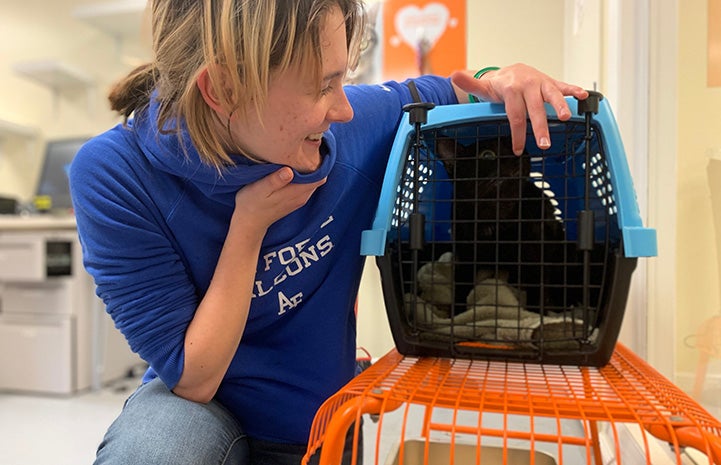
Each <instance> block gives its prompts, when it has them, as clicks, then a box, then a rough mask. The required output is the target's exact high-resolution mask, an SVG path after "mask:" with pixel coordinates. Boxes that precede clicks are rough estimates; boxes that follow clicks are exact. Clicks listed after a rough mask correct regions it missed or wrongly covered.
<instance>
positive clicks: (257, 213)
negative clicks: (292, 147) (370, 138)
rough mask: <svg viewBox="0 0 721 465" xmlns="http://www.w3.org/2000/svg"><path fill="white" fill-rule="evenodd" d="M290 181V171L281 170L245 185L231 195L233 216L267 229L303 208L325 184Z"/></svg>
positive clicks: (291, 174)
mask: <svg viewBox="0 0 721 465" xmlns="http://www.w3.org/2000/svg"><path fill="white" fill-rule="evenodd" d="M292 180H293V170H291V169H290V168H288V167H283V168H281V169H279V170H277V171H275V172H273V173H271V174H269V175H268V176H266V177H264V178H261V179H259V180H258V181H256V182H254V183H251V184H248V185H247V186H245V187H243V188H242V189H240V190H239V191H238V193H237V194H236V195H235V214H237V215H242V216H243V217H244V218H246V220H250V219H252V221H254V222H256V223H259V224H261V225H263V226H264V227H268V226H270V225H271V224H272V223H274V222H275V221H277V220H279V219H280V218H283V217H284V216H286V215H288V214H290V213H291V212H293V211H295V210H297V209H298V208H300V207H302V206H303V205H305V204H306V203H307V202H308V199H310V197H311V196H312V195H313V193H314V192H315V190H316V189H317V188H318V187H319V186H321V185H323V184H325V181H326V180H325V179H322V180H320V181H317V182H315V183H307V184H293V183H292Z"/></svg>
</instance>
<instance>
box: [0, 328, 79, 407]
mask: <svg viewBox="0 0 721 465" xmlns="http://www.w3.org/2000/svg"><path fill="white" fill-rule="evenodd" d="M74 326H75V325H74V319H73V318H72V317H69V316H46V317H34V316H33V317H25V316H12V317H10V316H8V315H1V316H0V390H10V391H28V392H37V393H51V394H70V393H72V392H74V391H75V389H76V386H75V383H74V379H75V371H76V367H75V364H74V362H73V353H74V350H73V349H74V348H73V341H74V335H75V334H74V333H75V327H74Z"/></svg>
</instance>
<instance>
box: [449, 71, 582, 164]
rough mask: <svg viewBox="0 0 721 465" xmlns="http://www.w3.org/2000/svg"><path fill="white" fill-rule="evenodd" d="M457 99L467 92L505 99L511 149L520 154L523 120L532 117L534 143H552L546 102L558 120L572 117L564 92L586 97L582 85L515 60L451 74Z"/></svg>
mask: <svg viewBox="0 0 721 465" xmlns="http://www.w3.org/2000/svg"><path fill="white" fill-rule="evenodd" d="M451 80H452V82H453V84H454V85H455V86H456V88H457V91H458V90H460V93H459V95H458V97H459V101H463V99H465V100H466V101H468V94H471V95H475V96H477V97H478V98H479V99H480V100H483V101H487V102H496V103H504V104H505V107H506V115H507V116H508V121H509V123H510V126H511V136H512V139H513V152H514V153H515V154H516V155H520V154H521V153H522V152H523V148H524V146H525V144H526V121H527V118H528V119H530V121H531V127H532V128H533V134H534V136H535V138H536V145H538V147H539V148H542V149H548V148H549V147H550V146H551V138H550V135H549V132H548V119H547V114H546V108H545V105H544V104H545V103H548V104H550V106H551V107H552V108H553V109H554V111H555V112H556V116H557V117H558V119H560V120H561V121H565V120H567V119H569V118H570V117H571V111H570V109H569V108H568V104H567V103H566V100H565V98H564V97H565V96H573V97H576V98H577V99H579V100H583V99H585V98H586V97H588V92H587V91H586V90H584V89H583V88H582V87H579V86H575V85H572V84H568V83H565V82H563V81H559V80H557V79H553V78H552V77H550V76H548V75H547V74H544V73H542V72H540V71H538V70H537V69H535V68H533V67H531V66H528V65H524V64H520V63H519V64H515V65H511V66H507V67H505V68H501V69H499V70H494V71H489V72H486V73H484V74H483V75H482V76H481V77H480V79H476V78H474V77H473V73H472V72H469V71H457V72H455V73H453V75H452V76H451Z"/></svg>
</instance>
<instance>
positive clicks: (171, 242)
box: [70, 76, 457, 444]
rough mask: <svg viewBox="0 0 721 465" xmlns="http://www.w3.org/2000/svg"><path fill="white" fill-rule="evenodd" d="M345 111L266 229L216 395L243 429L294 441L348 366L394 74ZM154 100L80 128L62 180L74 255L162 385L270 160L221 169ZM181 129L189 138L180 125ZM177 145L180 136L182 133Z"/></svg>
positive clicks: (398, 103) (349, 371)
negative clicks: (233, 226) (111, 122)
mask: <svg viewBox="0 0 721 465" xmlns="http://www.w3.org/2000/svg"><path fill="white" fill-rule="evenodd" d="M416 84H417V86H418V90H419V92H420V95H421V98H422V99H423V100H426V101H432V102H435V103H437V104H451V103H457V101H456V97H455V94H454V93H453V90H452V88H451V85H450V83H449V80H448V79H442V78H438V77H431V76H426V77H421V78H418V79H416ZM346 93H347V95H348V99H349V101H350V103H351V105H352V106H353V109H354V113H355V117H354V119H353V120H352V121H351V122H349V123H345V124H335V125H333V126H332V127H331V128H330V130H329V131H328V132H326V133H325V134H324V136H323V145H322V148H321V151H322V154H323V162H322V165H321V167H320V168H319V169H318V170H317V171H315V172H313V173H308V174H303V175H299V174H296V180H295V182H298V181H300V182H303V181H312V180H315V179H320V178H323V177H325V176H327V178H328V179H327V182H326V183H325V184H324V185H323V186H321V187H320V188H318V189H317V190H316V192H315V193H314V194H313V196H312V197H311V199H310V200H309V201H308V202H307V204H306V205H305V206H303V207H302V208H300V209H298V210H296V211H294V212H293V213H291V214H289V215H288V216H286V217H284V218H282V219H280V220H278V221H277V222H276V223H274V224H273V225H272V226H271V227H270V228H269V230H268V232H267V234H266V236H265V238H264V240H263V244H262V248H261V252H260V257H259V260H258V265H257V269H256V281H255V286H254V288H253V298H252V301H251V306H250V313H249V316H248V321H247V325H246V327H245V331H244V333H243V336H242V339H241V342H240V345H239V347H238V350H237V352H236V354H235V356H234V358H233V360H232V362H231V364H230V367H229V368H228V371H227V373H226V375H225V377H224V379H223V381H222V383H221V385H220V388H219V389H218V391H217V394H216V398H217V399H218V400H219V401H220V402H221V403H222V404H224V405H225V406H226V407H227V408H228V409H229V410H230V411H231V412H233V414H234V415H235V416H236V418H238V420H239V422H240V424H241V426H242V427H243V429H244V430H245V432H246V433H247V434H248V435H249V436H251V437H254V438H257V439H262V440H267V441H275V442H284V443H296V444H302V443H305V442H307V440H308V434H309V431H310V425H311V423H312V420H313V417H314V415H315V412H316V410H317V409H318V407H319V406H320V404H321V403H322V402H323V401H324V400H325V399H326V398H328V397H329V396H330V395H332V394H333V393H334V392H336V391H337V390H338V389H339V388H341V387H342V386H343V385H344V384H345V383H347V382H348V381H349V380H350V379H351V378H352V376H353V374H354V368H355V354H356V345H355V344H356V343H355V336H356V321H355V314H354V303H355V300H356V294H357V291H358V285H359V282H360V277H361V272H362V269H363V264H364V259H363V257H362V256H361V255H360V235H361V231H363V230H364V229H367V228H368V227H369V226H370V223H371V220H372V216H373V214H374V212H375V208H376V205H377V201H378V196H379V193H380V187H381V183H382V180H383V174H384V171H385V166H386V161H387V156H388V153H389V151H390V147H391V144H392V142H393V138H394V136H395V132H396V128H397V125H398V123H399V121H400V118H401V116H402V106H403V105H404V104H406V103H409V102H411V100H412V99H411V96H410V92H409V90H408V88H407V86H406V85H405V84H402V83H395V82H389V83H386V84H384V85H378V86H352V87H348V88H346ZM156 114H157V106H156V104H155V103H154V102H151V105H150V107H149V108H148V110H147V111H145V112H142V113H140V114H138V115H136V117H135V118H134V119H133V120H131V121H130V122H129V124H128V127H123V126H122V125H118V126H116V127H114V128H113V129H110V130H109V131H108V132H106V133H104V134H101V135H99V136H97V137H95V138H93V139H91V140H90V141H89V142H88V143H86V145H84V146H83V148H82V149H81V150H80V151H79V153H78V154H77V155H76V157H75V159H74V161H73V163H72V166H71V169H70V185H71V192H72V198H73V202H74V206H75V213H76V216H77V224H78V233H79V236H80V241H81V244H82V248H83V257H84V264H85V267H86V269H87V270H88V272H89V273H90V274H91V275H92V276H93V278H94V280H95V284H96V286H97V294H98V296H100V297H101V298H102V299H103V301H104V303H105V305H106V307H107V311H108V313H109V314H110V315H111V317H112V318H113V320H114V322H115V325H116V326H117V328H118V329H119V330H120V331H121V332H122V333H123V334H124V335H125V337H126V338H127V340H128V342H129V344H130V347H131V349H132V350H133V351H135V352H137V353H138V354H139V355H140V356H141V357H142V358H143V359H144V360H145V361H147V362H148V363H149V365H150V369H149V371H148V373H147V374H146V376H145V378H144V380H146V381H147V380H149V379H152V378H153V377H155V376H159V377H160V378H161V379H162V380H163V382H164V383H165V384H166V385H167V386H168V387H169V388H171V389H172V388H173V387H174V386H175V385H176V383H177V382H178V380H179V379H180V376H181V373H182V371H183V340H184V335H185V331H186V329H187V327H188V325H189V323H190V321H191V320H192V318H193V315H194V313H195V310H196V308H197V306H198V304H199V302H200V300H201V299H202V298H203V295H204V293H205V292H206V291H207V289H208V285H209V283H210V279H211V277H212V275H213V272H214V270H215V266H216V262H217V260H218V257H219V255H220V251H221V248H222V246H223V241H224V239H225V236H226V233H227V231H228V225H229V221H230V217H231V214H232V212H233V207H234V202H235V193H236V192H237V191H238V190H239V189H241V188H242V187H243V186H245V185H246V184H249V183H252V182H254V181H256V180H258V179H260V178H262V177H264V176H266V175H268V174H269V173H271V172H273V171H275V170H277V169H279V168H280V167H279V166H278V165H272V164H256V163H252V162H250V161H248V160H247V159H245V158H243V157H240V156H238V157H235V158H236V161H237V165H235V166H233V167H230V168H228V169H227V170H226V171H225V172H223V173H222V175H219V174H218V172H217V171H216V169H215V168H213V167H211V166H208V165H206V164H203V163H202V162H201V161H200V159H199V156H198V153H197V152H196V151H195V150H194V149H193V148H192V147H191V148H190V149H189V150H188V153H187V154H186V153H184V152H183V150H182V149H181V146H180V142H179V141H178V139H177V136H176V135H175V134H161V133H159V131H158V130H157V127H156ZM186 139H187V137H186ZM187 145H188V146H189V145H190V144H187Z"/></svg>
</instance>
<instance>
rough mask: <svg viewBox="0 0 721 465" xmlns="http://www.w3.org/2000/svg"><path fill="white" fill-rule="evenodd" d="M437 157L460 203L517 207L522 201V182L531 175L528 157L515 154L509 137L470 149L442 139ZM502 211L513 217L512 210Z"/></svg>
mask: <svg viewBox="0 0 721 465" xmlns="http://www.w3.org/2000/svg"><path fill="white" fill-rule="evenodd" d="M436 154H437V155H438V157H439V158H440V159H441V161H442V162H443V165H444V166H445V168H446V171H447V172H448V176H449V178H451V179H452V180H453V182H454V186H455V191H456V193H455V198H456V200H457V201H462V200H464V199H467V200H470V199H477V200H494V201H497V202H501V203H503V202H514V203H515V202H517V201H518V199H519V198H520V197H521V185H522V181H523V180H525V179H527V177H528V175H529V172H530V161H529V157H528V156H527V155H526V154H524V155H522V156H516V155H514V154H513V149H512V146H511V139H510V137H497V138H491V139H479V140H477V141H475V142H471V143H469V144H467V145H463V144H462V143H460V142H459V141H457V140H456V139H453V138H450V137H446V138H439V139H437V140H436ZM494 210H495V207H494ZM502 210H503V211H505V212H507V213H508V214H514V213H513V212H512V211H511V210H513V209H508V208H505V209H502ZM494 217H495V214H494Z"/></svg>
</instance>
